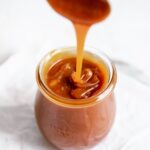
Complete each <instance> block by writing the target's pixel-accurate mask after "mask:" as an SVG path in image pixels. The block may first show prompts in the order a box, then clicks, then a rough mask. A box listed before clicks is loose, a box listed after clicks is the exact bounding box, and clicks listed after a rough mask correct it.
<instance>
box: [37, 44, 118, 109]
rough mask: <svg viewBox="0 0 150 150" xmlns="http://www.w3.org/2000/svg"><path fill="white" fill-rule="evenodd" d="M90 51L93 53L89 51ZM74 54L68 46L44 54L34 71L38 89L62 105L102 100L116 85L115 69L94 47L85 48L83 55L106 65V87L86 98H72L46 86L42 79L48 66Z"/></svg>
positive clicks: (84, 103) (68, 105)
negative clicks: (59, 94)
mask: <svg viewBox="0 0 150 150" xmlns="http://www.w3.org/2000/svg"><path fill="white" fill-rule="evenodd" d="M91 51H92V52H93V53H91ZM75 55H76V53H75V48H74V47H69V48H61V49H57V50H53V51H51V52H50V53H48V54H46V55H45V56H44V58H43V59H42V60H41V61H40V64H39V65H38V67H37V72H36V77H37V83H38V86H39V89H40V91H41V92H42V94H43V95H44V96H45V97H46V98H47V99H48V100H50V101H52V102H54V103H56V104H58V105H61V106H64V107H73V108H74V107H77V108H80V107H87V106H90V105H94V104H97V103H100V102H102V101H103V100H105V98H106V97H107V96H108V95H109V94H111V93H112V92H113V89H114V87H115V85H116V79H117V75H116V69H115V67H114V65H113V64H112V62H111V61H110V60H109V58H108V57H107V56H106V55H105V54H103V53H102V52H100V51H97V50H95V49H91V48H86V50H85V53H84V55H85V56H84V57H85V58H86V59H87V58H88V57H89V58H90V59H92V60H91V61H95V63H96V62H97V63H98V62H99V61H101V62H102V63H103V64H104V65H105V66H106V67H107V69H108V77H109V78H108V81H107V85H106V87H105V88H104V89H103V90H102V91H100V92H98V93H97V94H95V95H93V96H91V97H89V98H86V99H76V100H74V99H69V98H64V97H61V96H58V95H56V94H55V93H54V92H52V91H51V90H50V89H49V88H48V87H47V85H46V83H45V80H44V76H45V74H46V73H47V71H48V69H49V68H50V66H51V65H53V64H54V63H55V62H56V61H58V60H59V59H64V58H69V57H75Z"/></svg>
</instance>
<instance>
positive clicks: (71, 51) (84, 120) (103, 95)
mask: <svg viewBox="0 0 150 150" xmlns="http://www.w3.org/2000/svg"><path fill="white" fill-rule="evenodd" d="M91 51H92V53H91ZM74 55H75V48H72V47H70V48H62V49H58V50H54V51H52V52H50V53H49V54H47V55H46V56H45V57H44V58H43V59H42V60H41V62H40V64H39V65H38V67H37V74H36V76H37V83H38V86H39V90H38V92H37V95H36V103H35V114H36V119H37V124H38V126H39V128H40V130H41V132H42V133H43V135H44V136H45V137H46V139H47V140H48V141H49V142H50V143H52V144H53V145H55V146H56V147H58V148H59V149H61V150H83V149H89V148H91V147H93V146H95V145H96V144H98V143H99V142H100V141H101V140H102V139H103V138H104V137H105V136H106V135H107V134H108V132H109V131H110V129H111V127H112V124H113V121H114V118H115V111H116V107H115V98H114V92H113V91H114V87H115V84H116V78H117V75H116V70H115V67H114V66H113V64H112V63H111V61H110V60H109V59H108V58H107V57H106V56H105V55H104V54H103V53H101V52H100V51H96V50H95V49H91V48H90V49H89V50H88V49H86V50H85V54H84V57H85V58H86V59H87V58H88V59H92V60H94V61H95V63H99V62H100V63H103V65H105V67H106V68H107V71H108V84H107V86H106V88H105V89H104V90H103V91H101V92H100V93H98V94H97V95H94V96H92V97H90V98H88V99H83V100H69V99H66V98H62V97H59V96H58V95H55V94H54V93H53V92H52V91H50V90H49V89H48V87H47V86H46V84H45V81H44V79H43V78H44V75H45V73H46V72H47V70H48V68H49V67H50V66H51V65H52V64H53V63H54V62H56V61H57V60H59V59H63V58H67V57H72V56H74Z"/></svg>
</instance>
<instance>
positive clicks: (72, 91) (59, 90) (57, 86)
mask: <svg viewBox="0 0 150 150" xmlns="http://www.w3.org/2000/svg"><path fill="white" fill-rule="evenodd" d="M75 69H76V58H66V59H63V60H59V61H58V62H56V63H55V64H54V65H53V66H52V67H50V69H49V71H48V73H47V75H46V84H47V85H48V87H49V89H51V90H52V91H53V92H54V93H56V94H57V95H59V96H62V97H65V98H70V99H81V98H82V99H83V98H88V97H91V96H93V95H94V94H95V93H96V92H97V91H101V90H102V89H104V87H105V85H106V82H107V78H106V77H107V75H105V73H106V72H105V71H104V70H102V69H100V68H99V66H98V65H97V64H95V63H93V62H91V61H89V60H86V59H84V60H83V69H82V73H81V80H82V82H75V80H74V72H75Z"/></svg>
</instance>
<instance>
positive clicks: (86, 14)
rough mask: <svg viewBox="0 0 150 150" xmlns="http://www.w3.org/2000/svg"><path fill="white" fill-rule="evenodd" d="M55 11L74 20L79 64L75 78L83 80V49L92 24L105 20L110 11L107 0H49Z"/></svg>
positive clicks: (79, 80) (78, 80)
mask: <svg viewBox="0 0 150 150" xmlns="http://www.w3.org/2000/svg"><path fill="white" fill-rule="evenodd" d="M48 2H49V4H50V5H51V6H52V7H53V8H54V10H55V11H57V12H58V13H60V14H61V15H63V16H64V17H66V18H68V19H69V20H71V21H72V23H73V25H74V28H75V30H76V37H77V57H76V59H77V65H76V74H75V78H74V80H75V81H77V82H81V72H82V61H83V49H84V42H85V38H86V34H87V32H88V30H89V28H90V26H91V25H93V24H94V23H97V22H100V21H102V20H104V19H105V18H106V17H107V16H108V14H109V13H110V5H109V3H108V1H107V0H48Z"/></svg>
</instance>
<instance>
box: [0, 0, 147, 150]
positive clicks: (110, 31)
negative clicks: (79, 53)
mask: <svg viewBox="0 0 150 150" xmlns="http://www.w3.org/2000/svg"><path fill="white" fill-rule="evenodd" d="M111 5H112V13H111V15H110V16H109V18H108V19H107V20H106V21H104V22H102V23H100V24H97V25H95V26H93V27H92V29H91V30H90V31H89V34H88V37H87V40H86V45H87V46H92V47H96V48H97V49H101V50H102V51H104V52H105V53H106V54H107V55H109V57H111V58H112V59H113V60H115V62H116V66H117V69H118V84H117V87H116V90H115V92H116V98H117V117H116V121H115V124H114V127H113V129H112V131H111V133H110V134H109V135H108V137H107V138H106V139H105V140H104V141H103V142H102V143H101V144H100V145H99V146H98V147H96V148H95V149H97V150H120V149H122V148H123V147H124V146H125V145H126V144H127V145H128V143H129V145H130V143H132V141H134V139H135V137H140V134H141V132H142V135H143V133H145V134H146V135H145V136H143V138H142V140H139V141H146V140H148V137H147V136H149V141H150V133H149V132H146V131H147V130H149V129H150V117H149V114H150V86H149V83H150V80H149V78H150V77H149V76H150V67H149V66H150V1H149V0H111ZM75 44H76V40H75V33H74V29H73V27H72V24H71V23H70V22H69V21H68V20H66V19H64V18H63V17H61V16H59V15H58V14H56V13H55V12H54V11H53V10H52V9H51V8H50V7H49V6H48V4H47V2H46V1H45V0H0V118H1V120H0V150H24V149H25V150H49V149H52V150H53V149H54V148H52V147H51V146H50V145H48V144H47V143H46V141H45V140H44V139H43V137H42V136H41V134H40V133H39V130H38V129H37V126H36V123H35V120H34V110H33V104H34V96H35V92H36V83H35V76H34V72H35V67H36V64H37V62H38V61H39V59H40V58H41V57H42V55H43V54H44V53H45V52H46V51H49V50H51V49H53V48H58V47H62V46H70V45H75ZM133 143H136V144H135V145H137V147H136V148H131V149H132V150H141V148H140V146H138V143H140V142H138V140H137V142H133ZM145 143H146V144H144V147H143V149H144V150H149V149H150V147H149V145H148V143H149V142H145ZM127 149H128V150H129V149H130V148H129V147H128V148H127ZM124 150H125V149H124Z"/></svg>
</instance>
